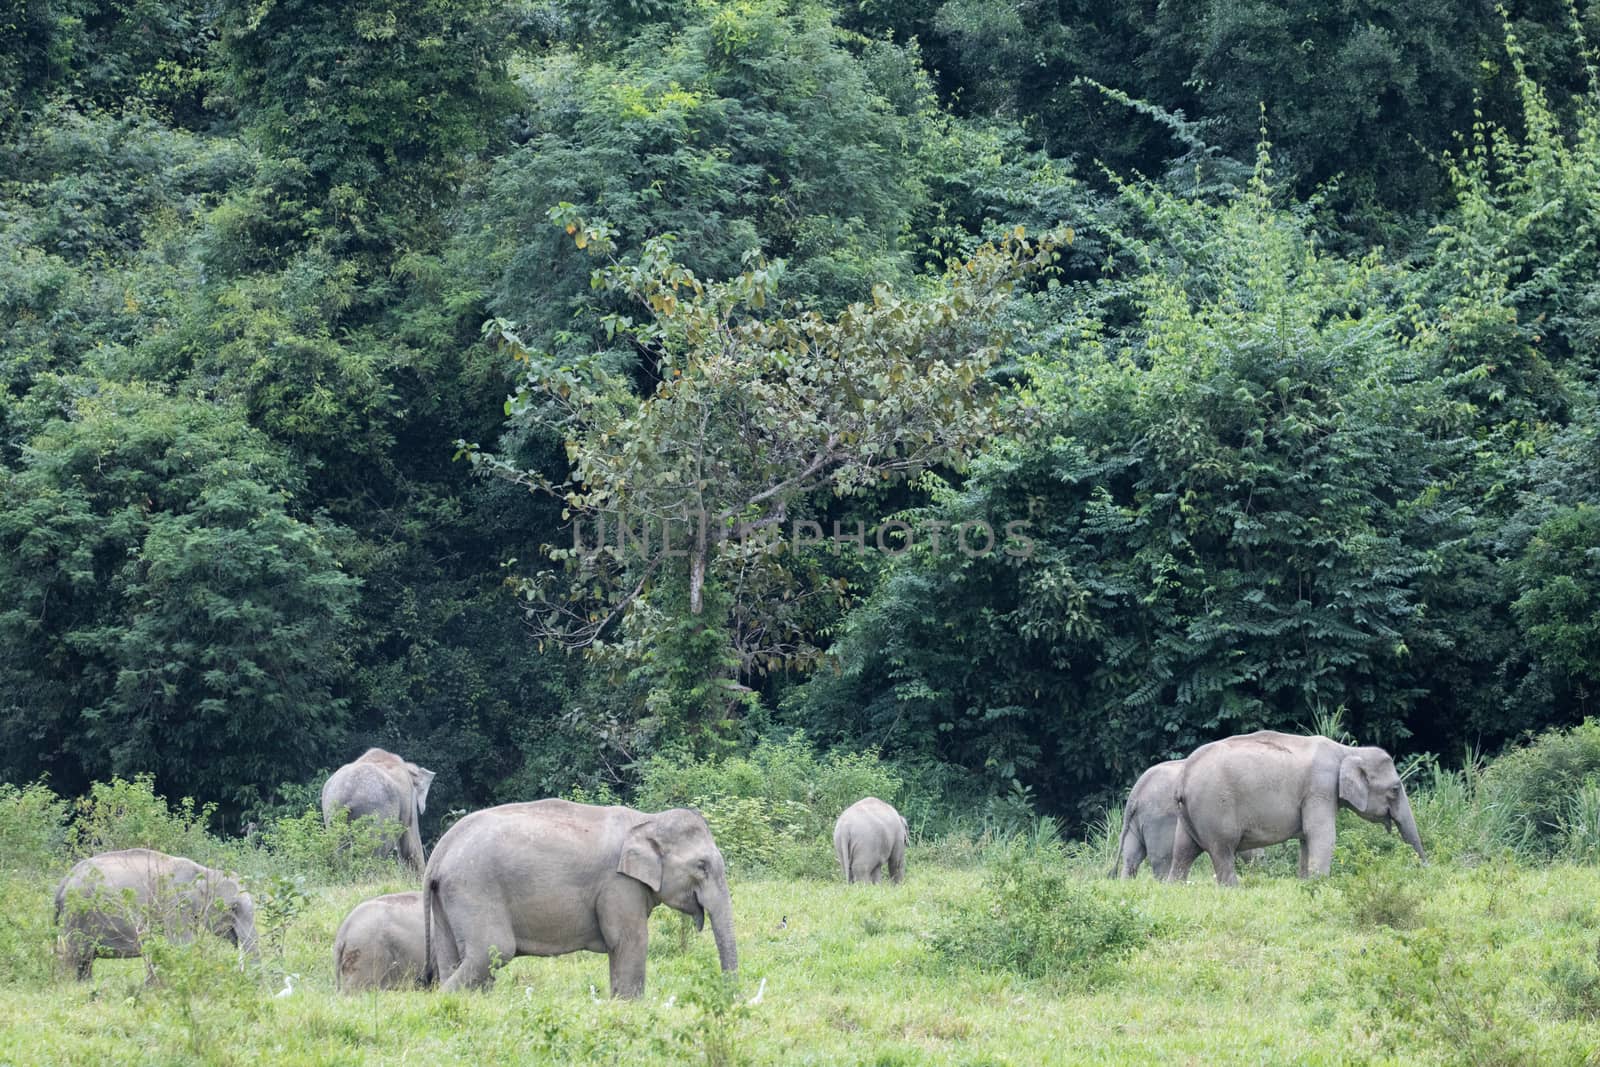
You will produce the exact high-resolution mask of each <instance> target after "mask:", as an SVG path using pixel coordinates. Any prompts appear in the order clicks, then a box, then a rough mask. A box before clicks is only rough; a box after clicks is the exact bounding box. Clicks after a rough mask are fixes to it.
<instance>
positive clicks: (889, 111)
mask: <svg viewBox="0 0 1600 1067" xmlns="http://www.w3.org/2000/svg"><path fill="white" fill-rule="evenodd" d="M679 14H680V15H681V16H682V21H683V24H682V25H676V24H673V23H671V22H663V23H656V24H651V25H649V26H647V27H642V28H640V29H639V30H638V32H637V34H636V35H635V36H632V37H631V38H630V39H628V40H627V41H626V42H625V43H622V44H619V45H617V46H616V47H615V49H614V50H608V51H606V52H604V53H603V54H598V55H597V54H595V53H593V52H591V51H588V50H584V49H578V48H571V47H564V46H563V47H555V48H552V49H551V50H550V51H548V52H546V53H544V54H542V55H539V56H538V57H536V59H535V60H534V62H533V64H532V68H531V70H529V72H528V73H527V74H525V75H523V76H522V77H521V78H520V79H519V85H520V87H521V89H522V91H523V93H524V98H525V105H524V107H525V114H524V117H523V119H522V130H521V131H520V133H519V135H518V136H519V139H521V140H523V144H522V145H521V147H519V148H517V149H516V150H514V151H511V152H508V153H506V154H505V155H504V156H503V157H501V158H500V160H499V161H498V162H497V163H496V164H495V166H494V168H493V169H492V171H491V172H490V174H489V175H488V176H487V178H486V179H485V181H484V182H483V184H482V187H481V189H478V190H476V192H475V195H474V199H473V205H472V211H471V214H470V216H469V220H468V222H467V225H466V226H465V227H464V232H463V235H462V236H463V241H462V244H463V246H464V247H463V250H462V254H464V255H466V256H470V257H471V259H472V260H473V263H472V265H471V269H473V270H474V271H475V272H476V273H477V275H478V276H479V277H482V278H483V279H484V284H485V286H486V288H487V289H488V290H489V294H490V295H489V305H490V308H491V310H492V311H493V312H494V314H496V315H498V316H501V317H504V318H508V319H513V320H515V321H517V322H519V323H521V324H522V328H523V333H524V335H525V336H526V337H528V338H529V341H530V343H532V344H535V345H537V346H538V347H540V348H547V349H552V350H567V349H570V350H571V351H573V352H576V351H580V350H582V349H583V348H584V347H585V346H586V345H592V344H595V343H597V342H600V341H601V340H602V339H603V338H602V337H601V335H600V334H599V333H598V332H597V331H595V330H594V329H593V320H594V317H593V316H583V315H581V311H582V310H583V309H585V308H587V307H588V306H590V305H591V304H592V303H593V302H594V301H595V300H596V296H597V294H595V293H594V292H593V291H592V290H591V289H590V288H589V276H588V270H587V268H586V267H584V266H583V265H582V263H581V262H575V261H574V260H573V259H572V258H571V257H569V256H564V255H563V254H562V249H561V243H562V242H561V241H560V240H558V235H557V234H556V233H555V232H554V231H550V230H549V228H548V226H547V225H546V222H545V212H546V211H547V210H548V209H549V208H550V207H551V206H552V205H554V204H557V203H560V202H567V203H572V204H574V205H576V207H577V210H578V211H579V212H581V213H583V214H584V215H586V216H589V217H604V218H607V219H609V220H611V222H612V223H613V225H614V231H613V234H612V238H613V240H615V241H616V242H617V244H618V246H619V249H620V250H621V254H622V255H623V256H624V258H626V257H627V256H628V255H632V254H636V253H637V252H638V251H639V249H641V248H642V246H643V244H644V242H645V241H646V240H648V239H650V238H652V237H657V236H660V235H662V234H666V233H671V234H675V235H676V236H677V237H678V239H679V245H678V250H677V251H676V253H675V254H676V255H677V256H678V257H679V258H681V259H682V260H683V262H684V264H685V266H687V267H689V268H690V269H691V270H693V271H695V273H696V274H698V275H700V276H701V277H708V278H725V277H731V276H733V275H735V274H737V273H739V271H740V270H741V269H742V268H741V261H740V256H741V255H742V253H744V252H745V251H746V250H748V249H759V250H761V251H762V252H763V253H764V254H766V255H767V256H768V257H769V258H774V259H776V258H782V259H783V260H784V261H785V262H786V264H787V266H788V273H787V275H786V279H787V280H786V286H785V291H786V292H788V293H791V294H794V295H797V296H802V297H805V298H807V299H808V300H811V301H812V302H813V303H816V304H817V305H818V306H819V307H826V308H830V309H836V308H838V307H839V306H841V305H842V304H844V303H845V302H847V301H849V300H854V299H859V298H861V297H864V296H865V295H866V294H867V293H868V292H869V291H870V289H871V287H872V285H873V284H874V283H876V282H880V281H882V282H888V281H903V280H904V279H905V278H906V277H907V275H908V270H907V267H908V265H909V264H908V263H907V260H906V257H905V255H904V254H903V253H904V249H903V242H902V239H903V236H904V234H905V232H906V230H907V228H908V226H909V225H910V222H911V219H912V216H913V212H915V211H916V210H917V209H918V207H919V205H920V204H921V203H922V200H923V198H924V193H923V185H922V173H923V169H922V168H921V167H920V166H918V165H917V161H916V158H915V155H916V146H917V145H918V143H919V142H920V140H921V138H922V136H923V134H924V129H925V126H926V123H927V120H928V114H927V113H928V112H929V111H931V109H932V100H931V98H930V96H929V93H928V88H927V84H926V78H925V76H924V75H923V74H922V72H921V70H920V69H919V67H918V64H917V55H916V53H915V52H914V51H912V50H908V49H901V48H896V47H894V46H892V45H888V44H886V43H883V42H875V41H867V40H862V39H859V38H853V37H851V36H850V35H847V34H844V33H841V32H840V31H839V30H838V29H837V28H836V27H835V26H834V24H833V21H832V14H831V12H830V11H829V10H828V9H827V8H826V7H824V6H822V5H818V4H811V3H806V4H798V5H789V4H782V3H777V2H774V0H761V2H758V3H741V4H708V5H697V6H693V7H686V8H684V9H683V11H681V12H679ZM599 295H600V296H601V297H604V296H605V294H603V293H602V294H599ZM616 309H618V308H613V310H616Z"/></svg>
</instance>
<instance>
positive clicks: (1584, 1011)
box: [1545, 948, 1600, 1019]
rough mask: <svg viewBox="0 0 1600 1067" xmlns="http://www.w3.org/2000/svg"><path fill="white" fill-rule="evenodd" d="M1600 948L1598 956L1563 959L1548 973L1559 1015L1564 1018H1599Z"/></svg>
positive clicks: (1548, 982) (1547, 978)
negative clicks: (1599, 964)
mask: <svg viewBox="0 0 1600 1067" xmlns="http://www.w3.org/2000/svg"><path fill="white" fill-rule="evenodd" d="M1597 963H1600V948H1597V950H1596V954H1595V959H1576V960H1575V959H1563V960H1558V961H1556V963H1555V964H1553V965H1552V966H1551V967H1550V969H1549V970H1547V971H1546V972H1545V982H1546V984H1548V985H1549V986H1550V990H1551V992H1552V993H1554V994H1555V1001H1556V1005H1555V1006H1556V1014H1557V1015H1560V1016H1561V1017H1562V1018H1563V1019H1595V1018H1600V966H1596V964H1597Z"/></svg>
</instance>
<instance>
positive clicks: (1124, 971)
mask: <svg viewBox="0 0 1600 1067" xmlns="http://www.w3.org/2000/svg"><path fill="white" fill-rule="evenodd" d="M1054 855H1055V856H1056V858H1057V859H1059V858H1060V857H1059V854H1054ZM1047 862H1048V860H1047ZM1062 862H1063V863H1065V862H1067V861H1064V860H1063V861H1062ZM1288 864H1289V860H1288V858H1287V853H1284V854H1282V855H1279V856H1275V857H1274V858H1273V860H1272V861H1270V862H1269V863H1268V864H1267V866H1266V868H1265V869H1259V868H1258V869H1255V870H1250V871H1247V872H1246V874H1245V876H1244V884H1243V885H1242V886H1241V887H1240V888H1238V889H1235V890H1224V889H1221V888H1219V887H1217V886H1216V885H1215V884H1214V883H1212V881H1211V880H1210V877H1209V874H1208V873H1207V872H1206V870H1205V867H1204V862H1203V861H1202V863H1201V864H1199V865H1197V869H1196V872H1195V877H1194V878H1192V879H1191V881H1190V882H1189V883H1188V884H1186V885H1180V886H1173V885H1158V884H1156V883H1155V882H1153V881H1152V880H1151V879H1150V878H1149V876H1148V875H1147V874H1144V875H1142V876H1141V877H1140V878H1139V879H1138V880H1136V881H1133V882H1117V881H1112V880H1109V879H1105V878H1102V877H1096V876H1095V874H1094V872H1093V871H1092V870H1091V869H1090V864H1089V863H1087V862H1084V861H1082V860H1081V859H1080V860H1079V861H1076V862H1075V863H1074V864H1073V866H1072V868H1071V869H1072V872H1073V873H1072V874H1071V884H1070V885H1069V887H1068V888H1070V889H1072V890H1073V891H1075V892H1078V893H1081V894H1086V895H1087V896H1088V897H1089V898H1090V900H1091V902H1103V903H1105V904H1107V905H1108V906H1109V907H1111V908H1112V909H1113V910H1115V911H1117V912H1118V913H1119V914H1124V915H1133V916H1136V917H1137V919H1138V922H1139V923H1140V924H1141V929H1142V930H1143V931H1144V935H1145V936H1144V939H1143V940H1142V941H1141V942H1140V943H1139V944H1137V945H1136V946H1134V947H1133V948H1132V950H1131V951H1129V952H1127V953H1125V954H1118V953H1114V952H1113V953H1107V954H1105V955H1104V956H1103V957H1098V958H1093V959H1091V960H1090V961H1089V962H1088V963H1087V964H1084V965H1082V966H1079V967H1076V968H1066V969H1058V968H1051V967H1048V966H1047V967H1045V968H1044V969H1045V970H1046V971H1047V973H1045V974H1044V975H1043V976H1041V977H1033V978H1025V977H1022V976H1021V975H1020V974H1018V973H1015V972H1013V971H1009V970H1003V969H1000V970H995V969H988V970H986V969H982V968H980V967H978V966H976V965H974V964H973V963H972V962H971V961H966V960H962V959H959V958H956V959H952V958H949V956H948V954H945V953H941V952H940V951H939V950H938V949H937V948H936V943H937V942H938V941H939V938H938V937H937V936H936V935H937V933H938V931H940V930H944V929H948V928H949V926H950V924H952V923H956V924H960V923H967V924H982V923H985V922H996V923H999V922H1002V921H1004V920H1003V918H993V917H992V916H991V912H992V911H993V907H992V906H990V905H986V904H982V903H979V904H977V905H973V904H972V902H973V901H982V900H986V899H987V898H985V897H984V896H983V894H984V892H985V887H986V884H987V883H986V875H988V874H989V873H991V872H992V870H993V865H992V864H987V865H982V864H980V865H973V866H950V867H946V866H941V865H939V864H938V863H937V862H936V860H935V858H934V857H931V856H930V855H929V854H928V853H927V852H925V851H921V852H919V851H917V850H913V853H912V855H911V857H910V862H909V864H908V866H909V874H908V877H907V880H906V882H905V884H904V885H902V886H900V887H891V886H888V885H884V886H875V887H873V886H854V887H850V886H845V885H843V884H840V883H837V882H832V881H822V880H817V879H800V880H781V881H780V880H753V881H738V882H736V884H735V887H734V909H735V916H736V923H737V933H738V940H739V949H740V958H741V974H740V978H739V981H738V984H737V989H736V991H735V992H732V993H730V992H729V991H728V990H727V989H726V987H725V986H724V985H723V984H722V983H720V982H719V981H718V980H717V979H716V977H715V975H716V973H717V972H716V968H715V959H716V955H715V952H714V950H713V946H712V943H711V938H710V935H709V934H705V935H700V936H686V935H692V929H691V928H686V927H685V926H684V924H683V923H682V922H680V919H679V917H678V916H677V915H676V914H674V913H672V912H670V911H667V910H666V909H660V910H658V911H657V912H656V915H655V918H654V920H653V923H652V931H651V946H650V972H649V977H648V986H647V989H646V993H645V996H644V998H643V999H642V1000H640V1001H638V1002H634V1003H621V1002H613V1001H610V1000H608V999H606V998H605V991H606V961H605V959H604V957H602V956H599V955H593V954H588V953H578V954H574V955H571V956H565V957H560V958H556V959H517V960H514V961H512V962H511V963H510V964H509V965H507V966H506V967H505V968H504V969H503V970H502V971H501V972H500V974H499V977H498V981H497V983H496V985H495V987H494V989H493V990H492V991H491V992H487V993H478V994H459V995H443V994H439V993H434V992H426V991H416V992H410V991H407V992H388V993H376V994H374V993H364V994H358V995H341V994H339V993H337V992H335V991H334V988H333V973H332V961H331V946H332V942H333V936H334V931H335V930H336V928H337V927H338V924H339V922H340V920H341V919H342V918H343V916H344V915H345V913H346V912H347V911H348V910H349V909H350V908H351V907H352V906H354V905H355V904H356V903H357V902H359V901H360V900H363V899H365V898H366V897H369V896H373V895H376V894H378V893H380V892H389V891H394V890H398V889H402V888H406V885H405V883H404V881H402V880H398V879H396V880H389V881H383V882H372V883H367V884H360V885H342V886H323V887H316V888H311V889H307V890H306V899H305V901H304V903H303V905H302V906H301V907H300V908H299V910H298V914H294V915H292V916H291V917H290V918H288V919H287V920H286V921H283V922H280V923H278V924H277V925H276V926H271V925H268V924H263V927H262V933H263V951H262V957H261V960H260V962H259V964H258V965H256V966H255V967H253V968H247V969H245V970H241V969H240V968H239V967H238V966H237V964H236V961H235V959H234V956H233V953H232V950H231V949H230V948H229V947H228V946H225V945H223V944H222V943H220V942H213V943H211V944H208V945H205V946H203V947H200V948H189V949H167V950H166V951H165V952H164V953H159V954H158V959H157V967H158V970H159V971H160V974H161V980H160V982H159V983H155V984H146V981H145V974H146V971H145V964H144V963H143V962H142V961H139V960H125V961H124V960H108V961H101V962H99V963H98V964H97V966H96V971H95V976H94V979H93V981H92V982H88V983H81V984H80V983H76V982H74V981H72V980H70V979H66V978H63V977H61V976H59V975H58V974H56V973H54V971H53V968H52V966H51V963H50V956H49V951H50V946H49V922H50V915H49V910H50V891H51V883H50V882H49V881H48V879H47V877H46V876H45V875H43V874H40V875H21V874H16V875H12V876H10V877H9V878H7V879H6V880H5V881H4V882H3V883H0V899H3V901H4V904H5V911H4V917H3V921H0V952H3V956H0V960H3V962H4V963H5V964H6V967H7V973H5V974H3V975H0V1062H3V1063H6V1064H12V1063H15V1064H85V1065H89V1064H93V1065H101V1064H108V1063H139V1064H145V1063H149V1064H179V1063H206V1064H210V1063H221V1064H369V1063H370V1064H401V1063H405V1064H436V1063H470V1064H475V1065H487V1064H501V1063H505V1064H511V1063H516V1064H525V1063H552V1064H567V1063H618V1062H627V1063H641V1062H642V1063H663V1064H666V1063H690V1062H706V1063H711V1064H734V1063H755V1064H884V1065H888V1064H908V1065H909V1064H924V1063H937V1064H1018V1065H1022V1064H1056V1063H1149V1062H1164V1063H1210V1062H1221V1063H1263V1064H1280V1063H1330V1064H1331V1063H1484V1064H1488V1063H1528V1064H1559V1063H1584V1062H1595V1060H1596V1059H1597V1053H1596V1050H1597V1049H1600V1014H1597V1013H1600V966H1597V962H1596V953H1597V939H1600V869H1596V868H1594V867H1589V866H1581V867H1573V866H1552V867H1543V868H1524V867H1516V866H1513V865H1510V864H1507V863H1490V864H1484V865H1480V866H1476V867H1465V866H1458V865H1453V864H1447V863H1440V864H1435V865H1433V866H1430V867H1428V868H1426V869H1420V868H1418V867H1417V866H1416V865H1415V863H1414V862H1410V863H1407V862H1406V861H1405V860H1404V859H1403V858H1402V857H1399V856H1395V855H1383V856H1368V857H1365V858H1364V860H1362V861H1359V862H1358V861H1347V862H1345V863H1344V865H1343V868H1342V869H1341V868H1336V874H1335V876H1334V877H1333V878H1331V879H1327V880H1324V881H1321V882H1311V883H1303V882H1300V881H1299V880H1297V879H1295V878H1293V877H1292V876H1288V875H1287V874H1286V873H1285V872H1286V870H1287V869H1288ZM1056 869H1057V870H1059V869H1060V864H1058V865H1057V868H1056ZM785 920H786V922H785ZM979 932H980V933H981V932H982V931H979ZM285 974H297V975H299V976H300V978H299V980H298V981H297V982H296V984H295V990H294V992H293V994H292V995H288V996H283V997H278V996H275V995H274V994H275V993H276V992H277V991H278V990H280V989H281V988H283V986H284V976H285ZM762 979H765V983H766V984H765V988H764V990H762V994H761V997H760V1002H759V1003H756V1004H751V1003H749V1001H750V1000H751V999H752V998H754V997H755V995H756V993H757V991H758V990H761V989H762V987H761V981H762ZM596 992H598V994H599V996H598V998H597V997H596V996H595V993H596Z"/></svg>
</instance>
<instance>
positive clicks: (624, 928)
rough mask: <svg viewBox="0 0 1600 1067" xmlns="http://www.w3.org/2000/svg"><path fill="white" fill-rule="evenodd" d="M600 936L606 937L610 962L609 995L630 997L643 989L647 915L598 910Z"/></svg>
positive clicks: (640, 992) (636, 995) (647, 926)
mask: <svg viewBox="0 0 1600 1067" xmlns="http://www.w3.org/2000/svg"><path fill="white" fill-rule="evenodd" d="M600 936H601V937H603V938H605V942H606V955H607V956H608V958H609V962H610V964H611V995H612V996H614V997H623V998H626V999H628V1000H632V999H634V998H635V997H638V996H641V995H642V994H643V993H644V963H645V957H646V956H647V955H648V954H649V947H650V916H649V915H648V914H646V915H644V916H642V917H641V916H637V915H633V914H626V913H623V914H619V913H616V912H611V913H609V914H608V912H607V910H606V909H602V910H601V914H600Z"/></svg>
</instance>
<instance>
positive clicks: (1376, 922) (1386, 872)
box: [1339, 861, 1423, 930]
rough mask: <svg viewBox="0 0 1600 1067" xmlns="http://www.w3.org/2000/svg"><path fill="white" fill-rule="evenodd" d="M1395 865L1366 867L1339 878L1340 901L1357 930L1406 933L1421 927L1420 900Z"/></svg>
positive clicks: (1413, 884) (1410, 881)
mask: <svg viewBox="0 0 1600 1067" xmlns="http://www.w3.org/2000/svg"><path fill="white" fill-rule="evenodd" d="M1398 862H1399V861H1391V862H1388V863H1384V862H1378V863H1366V864H1362V865H1360V866H1358V867H1356V868H1355V870H1354V871H1352V872H1351V873H1349V874H1347V875H1342V876H1341V877H1340V878H1339V891H1340V897H1341V899H1342V900H1343V901H1344V906H1345V910H1346V911H1347V912H1348V913H1349V915H1350V918H1351V919H1352V920H1353V921H1354V922H1355V924H1356V925H1357V926H1387V927H1390V928H1391V929H1395V930H1409V929H1411V928H1412V927H1415V926H1419V925H1421V923H1422V903H1423V896H1422V893H1421V891H1420V890H1418V889H1417V886H1416V878H1415V876H1414V875H1413V874H1412V873H1411V872H1410V871H1409V870H1405V869H1402V868H1400V867H1399V866H1397V863H1398Z"/></svg>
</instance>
